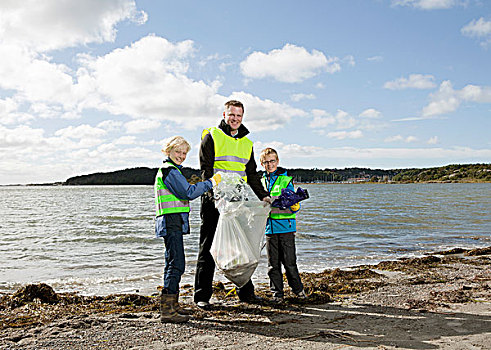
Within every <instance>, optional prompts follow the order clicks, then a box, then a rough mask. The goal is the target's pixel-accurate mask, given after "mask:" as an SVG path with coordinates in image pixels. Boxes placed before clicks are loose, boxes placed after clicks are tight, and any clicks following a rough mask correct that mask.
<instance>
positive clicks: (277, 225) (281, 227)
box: [263, 167, 298, 235]
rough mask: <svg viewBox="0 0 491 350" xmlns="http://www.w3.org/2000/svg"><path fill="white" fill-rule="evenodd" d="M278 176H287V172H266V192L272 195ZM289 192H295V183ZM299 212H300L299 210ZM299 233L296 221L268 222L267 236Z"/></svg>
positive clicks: (269, 220) (280, 169)
mask: <svg viewBox="0 0 491 350" xmlns="http://www.w3.org/2000/svg"><path fill="white" fill-rule="evenodd" d="M278 176H287V173H286V170H285V169H283V168H280V167H278V168H277V169H276V171H275V172H273V173H271V174H268V173H266V172H264V174H263V178H264V179H265V182H266V186H267V188H266V190H267V191H268V192H269V193H271V188H272V187H273V185H274V183H275V181H276V179H277V178H278ZM286 188H288V189H289V190H292V191H295V189H294V187H293V183H292V182H290V183H289V184H288V186H287V187H286ZM297 211H298V210H297ZM296 231H297V221H296V220H295V219H271V218H268V221H267V222H266V234H267V235H271V234H277V233H292V232H296Z"/></svg>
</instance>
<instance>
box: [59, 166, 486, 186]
mask: <svg viewBox="0 0 491 350" xmlns="http://www.w3.org/2000/svg"><path fill="white" fill-rule="evenodd" d="M157 170H158V168H143V167H141V168H132V169H125V170H118V171H113V172H108V173H94V174H90V175H81V176H75V177H71V178H69V179H68V180H66V181H65V182H64V183H63V185H153V183H154V180H155V175H156V174H157ZM287 170H288V172H289V174H290V175H291V176H293V177H294V181H295V182H303V183H316V182H352V183H355V182H395V183H410V182H491V164H453V165H447V166H443V167H436V168H420V169H391V170H382V169H368V168H345V169H317V168H314V169H299V168H298V169H287ZM182 173H183V175H184V176H185V177H186V178H187V179H188V181H189V182H190V183H196V182H198V181H199V179H200V171H199V170H197V169H192V168H187V167H183V168H182Z"/></svg>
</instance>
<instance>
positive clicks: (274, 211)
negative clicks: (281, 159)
mask: <svg viewBox="0 0 491 350" xmlns="http://www.w3.org/2000/svg"><path fill="white" fill-rule="evenodd" d="M292 180H293V178H292V177H290V176H285V175H279V176H278V177H277V178H276V180H275V182H274V183H273V186H272V187H271V191H269V194H270V195H271V201H274V200H275V199H276V198H278V197H279V196H280V195H281V190H282V189H283V188H287V187H288V184H289V183H290V182H291V181H292ZM261 181H262V183H263V186H264V188H265V189H266V191H267V190H268V185H267V183H266V178H265V177H263V178H262V179H261ZM269 217H270V218H271V219H295V218H296V215H295V213H292V211H291V210H290V208H286V209H280V208H276V207H271V213H270V214H269Z"/></svg>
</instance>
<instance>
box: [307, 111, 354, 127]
mask: <svg viewBox="0 0 491 350" xmlns="http://www.w3.org/2000/svg"><path fill="white" fill-rule="evenodd" d="M312 114H313V116H314V119H313V120H312V121H311V122H310V123H309V127H310V128H313V129H320V128H326V127H327V126H329V125H333V127H334V128H336V129H349V128H352V127H354V126H356V125H357V123H356V120H355V118H353V117H352V116H350V115H349V114H348V113H347V112H345V111H343V110H341V109H338V110H337V111H336V114H335V115H332V114H330V113H328V112H326V111H324V110H319V109H314V110H312Z"/></svg>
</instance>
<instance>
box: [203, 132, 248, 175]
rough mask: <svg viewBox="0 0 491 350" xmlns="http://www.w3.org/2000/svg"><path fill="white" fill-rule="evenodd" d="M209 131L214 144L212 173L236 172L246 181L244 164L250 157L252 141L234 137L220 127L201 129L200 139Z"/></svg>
mask: <svg viewBox="0 0 491 350" xmlns="http://www.w3.org/2000/svg"><path fill="white" fill-rule="evenodd" d="M208 133H210V134H211V137H212V139H213V144H214V146H215V159H214V162H213V173H214V174H216V173H218V172H219V171H222V172H224V173H236V174H239V175H240V176H242V178H243V179H244V180H245V181H247V175H246V171H245V170H246V164H247V162H248V161H249V159H250V158H251V153H252V141H251V140H249V139H248V138H247V137H241V138H234V137H232V136H229V135H227V134H225V133H224V132H223V131H222V130H221V129H220V128H217V127H211V128H208V129H205V130H203V133H202V134H201V139H203V138H204V137H205V135H206V134H208Z"/></svg>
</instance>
